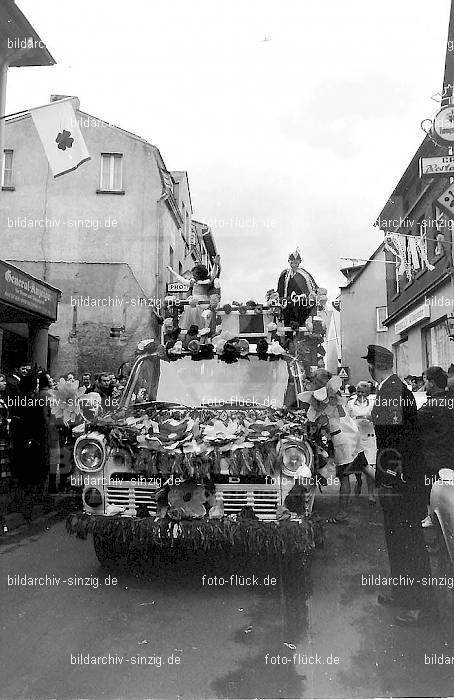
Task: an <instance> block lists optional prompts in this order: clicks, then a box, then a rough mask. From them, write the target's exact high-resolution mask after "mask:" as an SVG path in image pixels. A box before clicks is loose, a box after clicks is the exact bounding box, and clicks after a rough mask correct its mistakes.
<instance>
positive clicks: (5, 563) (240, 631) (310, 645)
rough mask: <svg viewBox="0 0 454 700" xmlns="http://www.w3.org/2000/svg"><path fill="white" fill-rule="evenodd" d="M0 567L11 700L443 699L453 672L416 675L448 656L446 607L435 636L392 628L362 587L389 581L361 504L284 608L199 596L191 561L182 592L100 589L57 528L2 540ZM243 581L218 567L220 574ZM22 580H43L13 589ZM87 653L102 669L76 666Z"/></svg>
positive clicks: (372, 511)
mask: <svg viewBox="0 0 454 700" xmlns="http://www.w3.org/2000/svg"><path fill="white" fill-rule="evenodd" d="M334 507H335V500H334V494H333V492H332V489H328V492H327V493H326V492H325V496H319V498H318V501H317V509H318V511H319V512H320V513H321V515H322V516H324V517H328V516H329V515H331V514H332V512H333V511H334ZM0 556H1V572H2V573H1V592H0V606H1V621H2V622H1V626H2V634H1V646H2V649H1V659H2V662H1V669H2V671H1V675H2V681H1V685H0V695H1V697H2V698H8V700H9V699H13V698H34V699H35V698H109V699H111V698H179V699H180V700H192V699H196V698H197V699H203V698H254V697H258V698H359V697H377V696H378V697H395V696H403V697H408V696H418V695H419V696H449V695H452V690H453V688H454V670H453V669H454V667H453V666H450V665H439V664H427V663H425V660H426V659H427V658H433V654H436V655H444V656H445V657H446V656H447V655H449V656H450V657H451V656H452V657H454V639H453V632H452V616H451V617H449V615H448V612H447V608H444V615H443V620H442V622H441V623H439V624H438V625H437V626H436V627H435V628H433V629H430V628H419V629H414V628H413V629H403V628H399V627H397V626H396V625H395V624H394V623H393V614H394V613H393V611H392V610H391V609H387V608H382V607H379V606H378V605H377V604H376V594H377V590H376V589H375V587H374V586H373V585H372V586H371V585H362V581H363V582H364V580H365V579H362V576H368V575H377V574H382V575H384V574H385V573H386V571H387V569H386V552H385V549H384V539H383V532H382V527H381V517H380V510H379V507H378V506H377V507H376V508H371V507H370V506H369V505H368V503H367V499H366V498H365V497H360V498H358V499H356V501H355V503H354V505H353V508H352V516H351V519H350V521H349V523H348V524H347V525H339V524H330V523H327V524H326V543H325V547H324V548H323V549H319V550H317V552H316V554H315V556H314V560H313V564H312V567H311V570H310V572H308V580H307V584H306V586H305V589H302V590H300V592H299V593H298V594H293V595H291V596H287V597H285V596H283V594H282V592H281V590H280V588H279V586H278V585H276V586H265V585H264V582H263V580H261V579H260V581H259V583H261V584H262V585H260V586H259V585H257V582H256V583H255V585H253V586H250V587H245V586H241V585H238V584H239V583H241V579H239V578H238V579H237V580H236V581H235V579H233V585H231V584H230V579H229V580H228V582H227V584H224V585H217V586H216V585H207V583H208V581H207V579H206V580H205V585H203V584H202V574H203V572H201V571H195V572H194V571H192V572H191V571H190V570H189V567H188V564H187V563H182V565H181V571H180V574H181V578H180V580H172V578H168V577H166V578H162V577H161V578H160V579H157V580H154V577H153V575H152V574H150V575H148V576H146V577H145V578H137V577H134V576H131V575H127V574H125V573H122V572H121V571H119V572H114V573H110V578H109V573H108V572H106V571H104V570H103V569H101V567H100V566H99V564H98V562H97V559H96V557H95V554H94V550H93V546H92V542H91V539H88V540H87V541H82V540H78V539H76V538H75V537H69V536H67V535H66V532H65V528H64V523H63V522H59V523H57V524H52V525H50V529H49V530H43V531H41V532H34V533H32V534H31V535H28V536H23V537H20V538H17V539H16V540H10V541H8V542H7V543H6V544H4V545H3V546H2V547H1V548H0ZM242 573H244V572H243V571H241V570H240V569H239V570H238V571H224V570H222V567H221V568H220V570H219V572H218V576H219V577H223V578H229V577H230V575H232V574H234V575H235V574H237V575H238V576H240V575H241V574H242ZM24 575H26V576H27V577H33V578H36V577H46V576H47V577H48V578H47V580H46V579H45V578H44V579H43V580H42V581H41V583H42V584H43V585H39V583H40V582H39V581H35V582H34V585H30V583H31V582H30V581H28V582H27V585H20V584H21V582H22V584H23V583H24V580H23V579H21V578H19V579H18V578H17V576H19V577H21V576H24ZM210 576H212V574H210ZM8 577H9V578H8ZM15 577H16V578H15ZM113 577H114V578H113ZM115 577H116V578H117V580H116V581H115ZM445 592H446V590H445ZM446 600H447V596H444V595H443V596H441V598H440V605H442V606H445V605H447V604H448V603H447V602H446ZM87 655H88V656H89V657H104V659H106V660H107V661H108V662H109V663H106V664H105V665H102V664H100V665H93V664H90V665H87V664H84V663H83V662H84V661H87ZM109 655H110V657H109ZM425 655H426V656H425ZM120 660H121V663H120ZM453 660H454V658H453Z"/></svg>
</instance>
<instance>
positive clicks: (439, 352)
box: [423, 318, 450, 370]
mask: <svg viewBox="0 0 454 700" xmlns="http://www.w3.org/2000/svg"><path fill="white" fill-rule="evenodd" d="M423 338H424V351H425V361H426V368H427V367H432V366H433V365H436V366H437V367H443V369H446V370H447V369H448V366H449V364H450V359H449V338H448V333H447V331H446V322H445V319H444V318H443V319H442V320H441V321H438V322H437V323H435V324H434V325H433V326H430V327H429V328H424V330H423Z"/></svg>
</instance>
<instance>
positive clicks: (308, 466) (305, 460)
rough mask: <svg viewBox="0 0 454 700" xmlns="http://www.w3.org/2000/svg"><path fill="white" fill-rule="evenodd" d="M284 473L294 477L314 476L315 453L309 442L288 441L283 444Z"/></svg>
mask: <svg viewBox="0 0 454 700" xmlns="http://www.w3.org/2000/svg"><path fill="white" fill-rule="evenodd" d="M281 458H282V473H283V474H285V476H290V477H293V478H294V479H301V478H303V479H308V478H310V477H311V476H312V466H313V461H314V455H313V452H312V449H311V447H310V445H308V443H307V442H301V443H290V442H289V443H287V444H285V443H284V444H283V445H282V446H281Z"/></svg>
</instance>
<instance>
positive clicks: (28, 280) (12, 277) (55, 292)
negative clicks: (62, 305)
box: [0, 260, 61, 323]
mask: <svg viewBox="0 0 454 700" xmlns="http://www.w3.org/2000/svg"><path fill="white" fill-rule="evenodd" d="M60 296H61V292H60V290H59V289H56V288H55V287H52V286H51V285H50V284H47V282H43V281H42V280H39V279H37V278H36V277H33V276H32V275H29V274H27V273H26V272H23V271H22V270H20V269H19V268H18V267H15V266H14V265H10V264H9V263H7V262H5V261H3V260H0V303H3V304H7V305H8V307H10V314H9V315H13V316H14V310H17V311H19V312H20V311H22V312H24V311H25V312H27V313H31V314H33V315H37V316H40V317H42V318H43V319H46V320H47V321H49V322H51V323H52V322H53V321H55V320H56V319H57V304H58V300H59V298H60ZM2 315H3V314H2Z"/></svg>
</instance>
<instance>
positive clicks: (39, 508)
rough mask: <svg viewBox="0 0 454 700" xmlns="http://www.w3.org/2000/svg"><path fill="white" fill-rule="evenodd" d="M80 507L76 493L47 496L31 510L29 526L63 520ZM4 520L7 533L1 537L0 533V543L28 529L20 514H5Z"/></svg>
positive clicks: (79, 499) (79, 497)
mask: <svg viewBox="0 0 454 700" xmlns="http://www.w3.org/2000/svg"><path fill="white" fill-rule="evenodd" d="M81 507H82V502H81V496H80V494H78V493H50V494H47V495H46V496H45V500H44V502H43V503H39V504H37V505H36V506H35V507H34V508H33V514H32V521H31V526H35V525H38V524H45V523H46V522H47V521H48V520H49V521H51V520H56V519H60V518H63V517H65V516H66V515H68V513H71V512H73V511H75V510H79V509H80V508H81ZM4 520H5V525H6V527H7V528H8V531H7V532H6V533H4V534H3V535H2V534H1V533H0V542H3V541H5V539H7V538H8V537H9V536H11V535H16V534H18V533H19V532H21V531H22V530H26V529H27V528H28V527H29V526H28V525H27V523H26V521H25V519H24V517H23V515H22V514H21V513H16V512H15V513H7V514H6V515H5V518H4Z"/></svg>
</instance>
